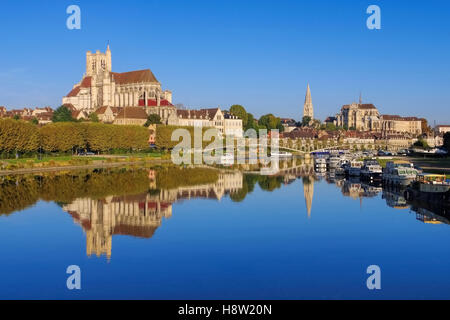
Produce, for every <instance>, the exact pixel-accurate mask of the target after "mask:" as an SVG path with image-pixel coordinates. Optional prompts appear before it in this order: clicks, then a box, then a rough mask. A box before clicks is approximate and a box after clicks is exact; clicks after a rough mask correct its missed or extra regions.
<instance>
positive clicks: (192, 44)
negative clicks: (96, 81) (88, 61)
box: [0, 0, 450, 124]
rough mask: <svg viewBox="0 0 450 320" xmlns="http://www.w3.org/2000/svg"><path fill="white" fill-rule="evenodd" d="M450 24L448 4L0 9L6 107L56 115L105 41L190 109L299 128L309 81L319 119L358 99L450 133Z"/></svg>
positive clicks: (111, 4)
mask: <svg viewBox="0 0 450 320" xmlns="http://www.w3.org/2000/svg"><path fill="white" fill-rule="evenodd" d="M71 4H77V5H79V6H80V8H81V19H82V22H81V24H82V25H81V30H68V29H67V28H66V19H67V17H68V14H66V8H67V7H68V6H69V5H71ZM371 4H376V5H379V6H380V8H381V24H382V25H381V27H382V29H381V30H369V29H367V27H366V19H367V17H368V16H369V15H368V14H366V8H367V7H368V6H369V5H371ZM449 15H450V2H449V1H445V0H442V1H438V0H436V1H400V0H396V1H359V0H354V1H321V0H316V1H299V0H298V1H283V0H280V1H261V0H259V1H253V0H247V1H242V0H241V1H234V0H228V1H222V0H220V1H219V0H209V1H206V0H201V1H197V0H185V1H169V0H164V1H144V0H128V1H100V0H97V1H75V0H71V1H63V0H59V1H56V0H54V1H50V0H47V1H44V0H41V1H20V0H16V1H9V0H8V1H2V2H1V3H0V39H1V50H0V105H5V106H7V107H8V108H18V107H28V106H44V105H51V106H52V107H57V106H59V105H60V104H61V98H62V96H64V95H66V94H67V93H68V92H69V91H70V89H71V87H72V86H73V84H74V83H76V82H78V81H79V80H80V79H81V77H82V74H83V73H84V70H85V52H86V51H88V50H91V51H95V50H102V51H104V50H105V48H106V44H107V42H108V41H110V45H111V50H112V64H113V70H114V71H116V72H125V71H131V70H138V69H145V68H150V69H151V70H152V71H153V72H154V74H155V75H156V77H157V78H158V80H159V81H160V82H161V83H162V85H163V88H164V89H170V90H172V91H173V96H174V103H183V104H185V105H186V106H189V107H214V106H221V107H225V108H227V107H229V106H230V105H231V104H242V105H244V106H245V107H246V109H247V111H249V112H252V113H253V114H254V115H255V116H257V117H259V116H261V115H263V114H266V113H274V114H276V115H278V116H281V117H293V118H295V119H300V118H301V113H302V108H303V101H304V95H305V91H306V85H307V83H308V82H309V83H310V86H311V91H312V98H313V103H314V108H315V116H316V118H319V119H321V120H323V119H324V118H325V117H326V116H328V115H334V114H335V113H337V112H338V111H339V109H340V107H341V106H342V105H343V104H347V103H351V102H352V101H357V99H358V97H359V93H360V92H362V95H363V100H364V102H371V103H374V104H375V105H376V106H377V108H378V109H379V110H380V112H381V113H383V114H400V115H417V116H421V117H426V118H427V119H428V120H429V121H430V122H431V124H433V122H434V121H437V123H449V124H450V90H449V89H450V60H449V57H450V23H449V22H448V16H449Z"/></svg>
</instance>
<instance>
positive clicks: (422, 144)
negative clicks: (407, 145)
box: [414, 138, 430, 149]
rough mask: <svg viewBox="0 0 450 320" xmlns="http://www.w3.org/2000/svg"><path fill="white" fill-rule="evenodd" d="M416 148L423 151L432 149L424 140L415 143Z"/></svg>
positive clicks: (420, 139)
mask: <svg viewBox="0 0 450 320" xmlns="http://www.w3.org/2000/svg"><path fill="white" fill-rule="evenodd" d="M414 146H415V147H418V148H422V149H428V148H429V147H430V146H429V145H428V143H427V142H426V141H425V140H424V139H423V138H419V140H417V141H416V142H414Z"/></svg>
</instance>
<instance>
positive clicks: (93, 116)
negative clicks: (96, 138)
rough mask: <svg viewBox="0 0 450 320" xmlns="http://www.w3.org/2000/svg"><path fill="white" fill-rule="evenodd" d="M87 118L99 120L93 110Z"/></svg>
mask: <svg viewBox="0 0 450 320" xmlns="http://www.w3.org/2000/svg"><path fill="white" fill-rule="evenodd" d="M89 120H90V121H91V122H100V119H99V118H98V115H97V114H96V113H95V112H92V113H91V114H90V115H89Z"/></svg>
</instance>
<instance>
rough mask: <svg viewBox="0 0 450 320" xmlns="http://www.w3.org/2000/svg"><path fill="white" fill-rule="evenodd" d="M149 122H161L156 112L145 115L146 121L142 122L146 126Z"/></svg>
mask: <svg viewBox="0 0 450 320" xmlns="http://www.w3.org/2000/svg"><path fill="white" fill-rule="evenodd" d="M151 124H161V117H160V116H159V115H157V114H156V113H152V114H150V115H149V116H148V117H147V122H146V123H145V124H144V126H145V127H148V126H149V125H151Z"/></svg>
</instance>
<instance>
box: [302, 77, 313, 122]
mask: <svg viewBox="0 0 450 320" xmlns="http://www.w3.org/2000/svg"><path fill="white" fill-rule="evenodd" d="M303 117H310V118H311V120H313V119H314V107H313V103H312V99H311V89H310V88H309V83H308V86H307V88H306V95H305V103H304V104H303Z"/></svg>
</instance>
